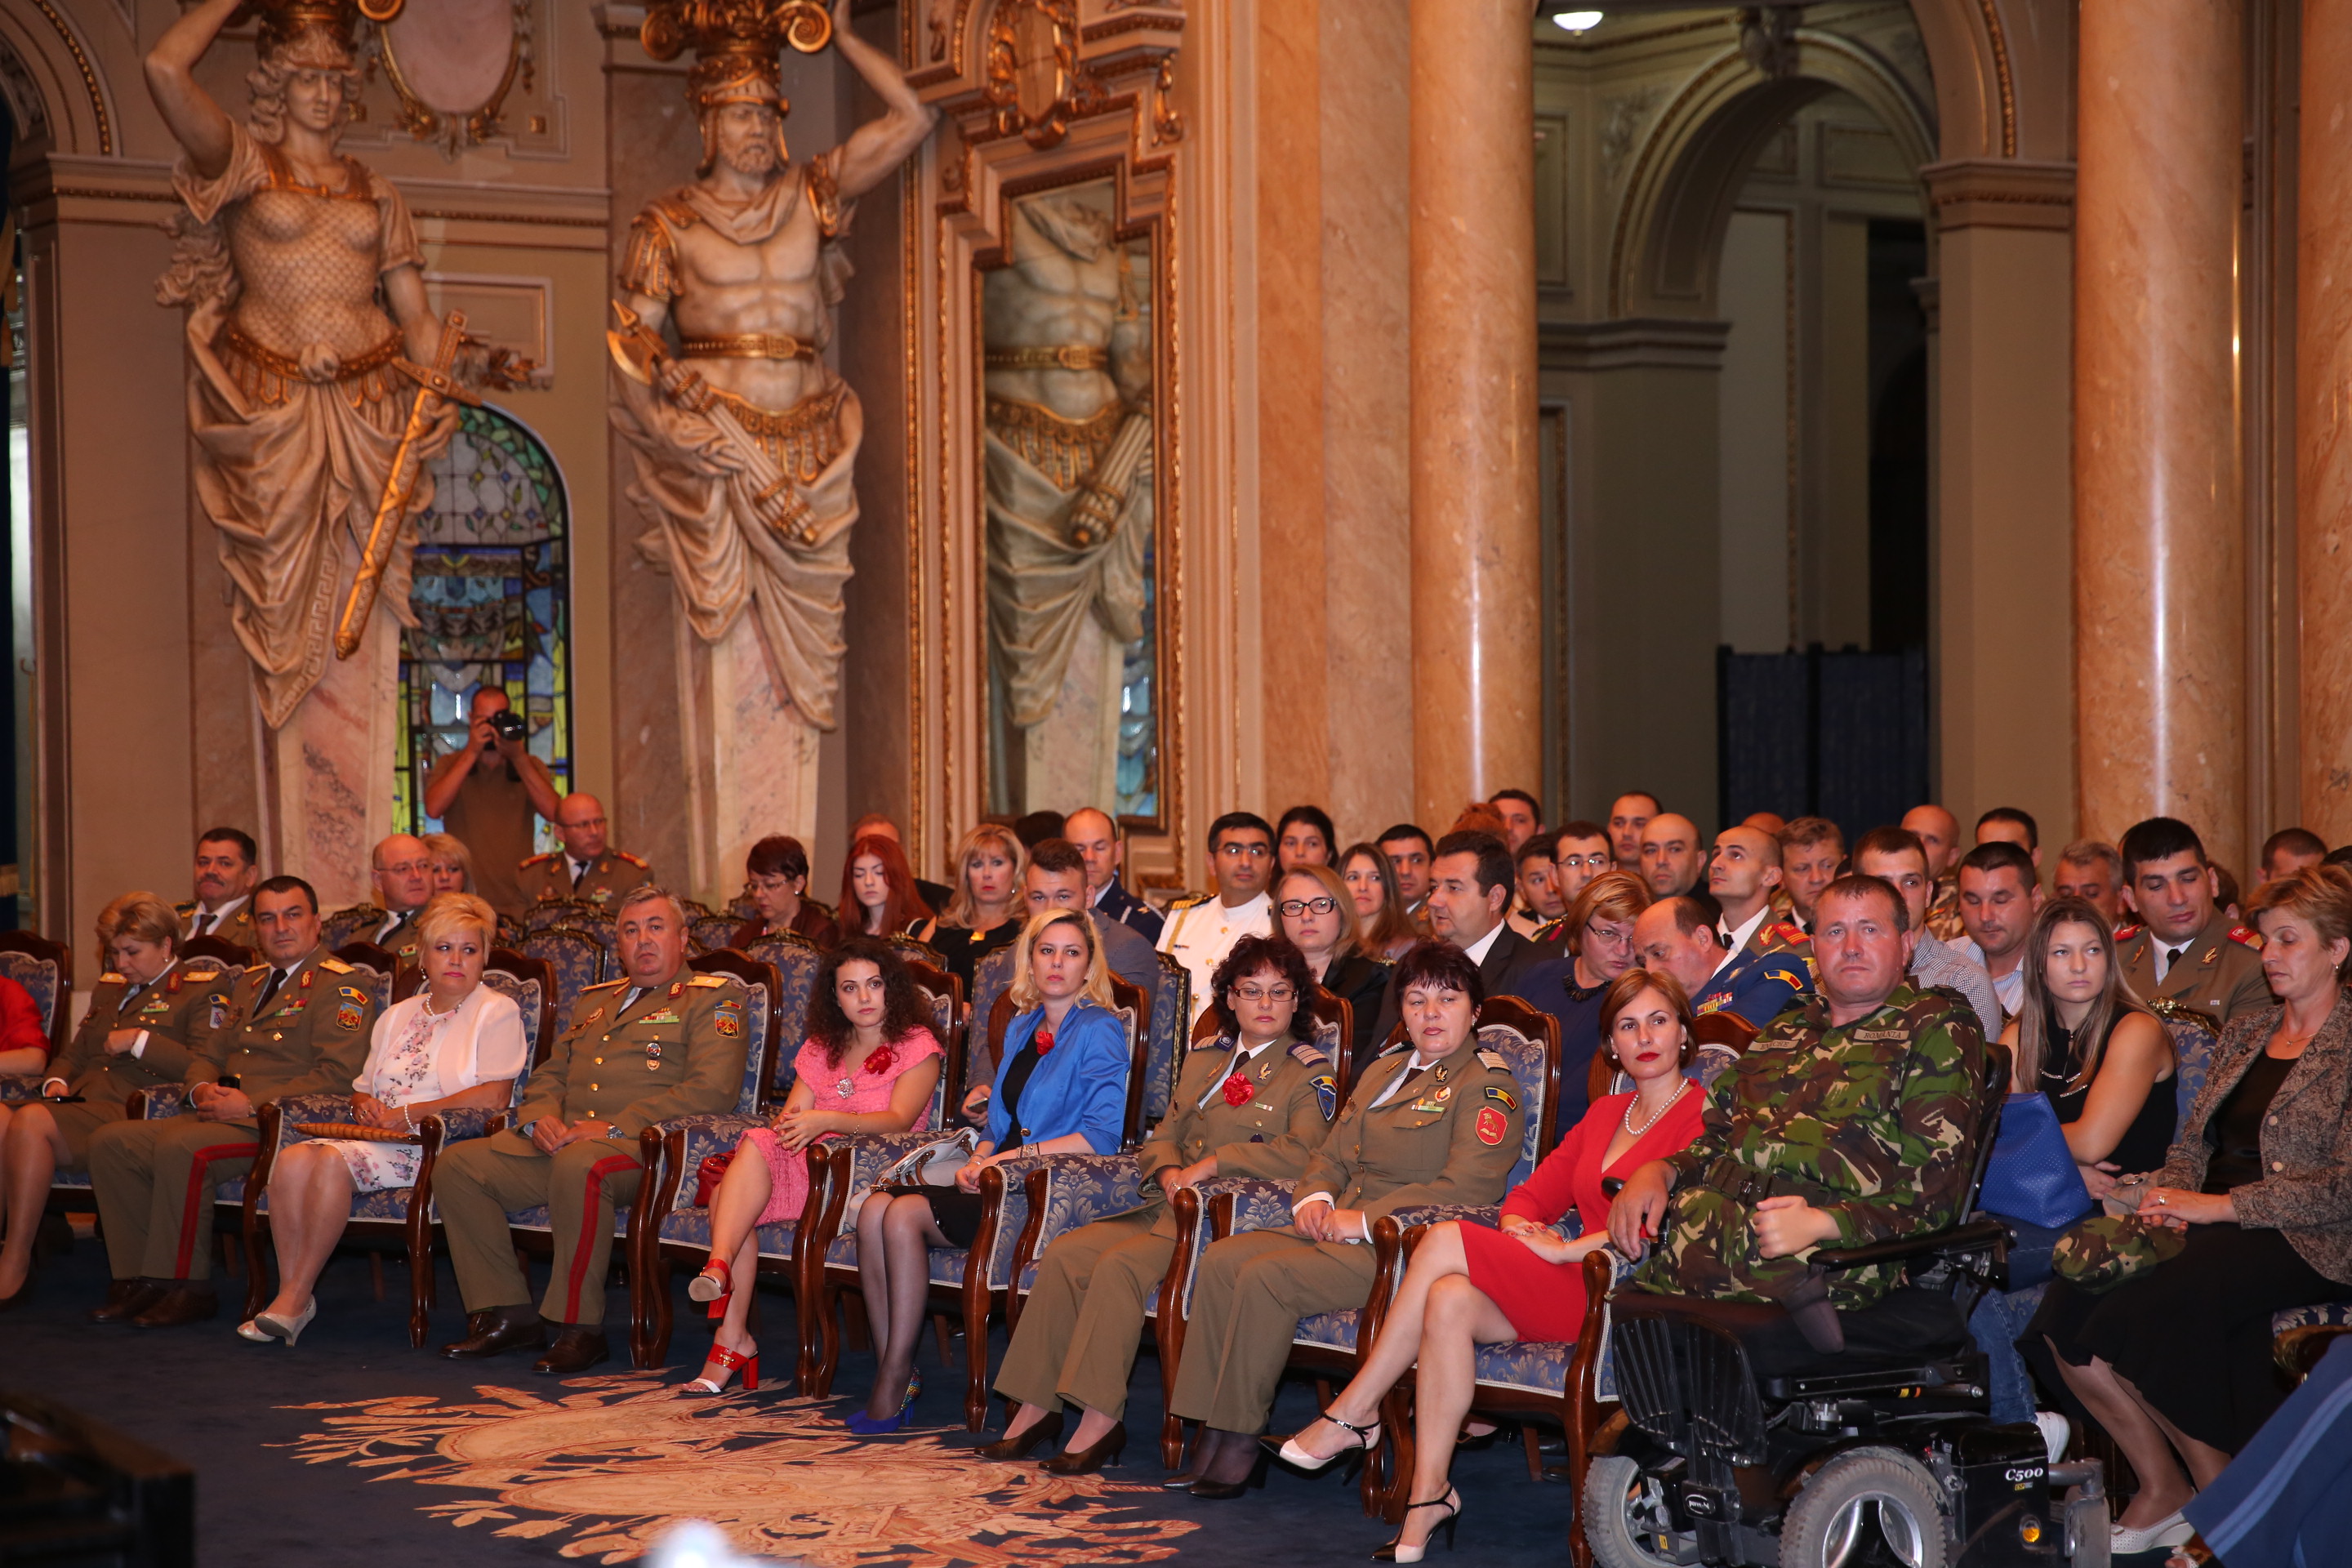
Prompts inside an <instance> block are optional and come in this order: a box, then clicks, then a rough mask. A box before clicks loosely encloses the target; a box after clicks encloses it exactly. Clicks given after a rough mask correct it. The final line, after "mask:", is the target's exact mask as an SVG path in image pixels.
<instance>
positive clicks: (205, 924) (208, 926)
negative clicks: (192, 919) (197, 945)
mask: <svg viewBox="0 0 2352 1568" xmlns="http://www.w3.org/2000/svg"><path fill="white" fill-rule="evenodd" d="M218 919H220V916H218V915H216V914H213V913H210V912H206V913H204V914H200V915H198V916H197V917H196V934H197V935H198V936H209V935H211V934H212V929H213V922H214V921H216V920H218Z"/></svg>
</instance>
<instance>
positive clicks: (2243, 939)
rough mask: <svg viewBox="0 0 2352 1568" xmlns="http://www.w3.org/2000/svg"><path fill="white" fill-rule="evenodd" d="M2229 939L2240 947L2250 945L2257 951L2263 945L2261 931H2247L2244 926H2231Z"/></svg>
mask: <svg viewBox="0 0 2352 1568" xmlns="http://www.w3.org/2000/svg"><path fill="white" fill-rule="evenodd" d="M2230 940H2231V942H2236V943H2237V944H2238V945H2239V946H2241V947H2251V948H2253V949H2255V950H2256V951H2258V952H2259V951H2260V950H2261V948H2262V945H2263V933H2262V932H2260V931H2249V930H2248V929H2247V928H2246V927H2244V926H2231V928H2230Z"/></svg>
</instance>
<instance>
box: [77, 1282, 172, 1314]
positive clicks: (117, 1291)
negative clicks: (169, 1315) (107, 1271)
mask: <svg viewBox="0 0 2352 1568" xmlns="http://www.w3.org/2000/svg"><path fill="white" fill-rule="evenodd" d="M160 1300H163V1286H162V1285H160V1284H158V1283H156V1282H155V1281H154V1280H152V1279H115V1280H111V1281H110V1282H109V1283H108V1285H107V1287H106V1300H104V1301H102V1302H100V1304H99V1305H97V1306H95V1307H92V1308H91V1309H90V1310H89V1321H91V1322H93V1323H127V1322H129V1321H131V1319H133V1318H135V1317H137V1316H138V1315H139V1314H140V1313H142V1312H143V1311H145V1310H147V1309H148V1308H150V1307H152V1306H153V1305H154V1304H155V1303H156V1302H158V1301H160Z"/></svg>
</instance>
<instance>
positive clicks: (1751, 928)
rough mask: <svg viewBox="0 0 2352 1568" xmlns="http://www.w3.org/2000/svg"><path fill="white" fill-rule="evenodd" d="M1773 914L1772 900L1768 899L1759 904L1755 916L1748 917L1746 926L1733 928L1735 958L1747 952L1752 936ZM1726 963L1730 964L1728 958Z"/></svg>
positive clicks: (1732, 938)
mask: <svg viewBox="0 0 2352 1568" xmlns="http://www.w3.org/2000/svg"><path fill="white" fill-rule="evenodd" d="M1771 912H1772V902H1771V900H1769V899H1768V900H1765V901H1764V902H1763V903H1761V904H1759V905H1758V906H1757V908H1756V912H1755V913H1754V914H1752V915H1749V916H1748V920H1747V921H1746V923H1745V924H1742V925H1738V926H1735V927H1733V928H1732V931H1731V952H1732V955H1733V956H1737V955H1738V954H1739V953H1740V952H1744V951H1746V949H1747V946H1748V938H1750V937H1752V936H1754V935H1755V934H1756V928H1757V927H1758V926H1760V925H1762V924H1763V923H1764V917H1765V916H1767V915H1769V914H1770V913H1771ZM1724 962H1725V963H1729V962H1730V959H1729V958H1726V959H1725V960H1724Z"/></svg>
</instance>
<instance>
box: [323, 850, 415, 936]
mask: <svg viewBox="0 0 2352 1568" xmlns="http://www.w3.org/2000/svg"><path fill="white" fill-rule="evenodd" d="M368 886H369V887H370V888H372V889H374V891H375V901H374V902H373V903H372V904H360V905H357V906H354V907H353V908H352V909H348V910H338V911H336V913H335V915H334V916H333V918H332V919H331V920H329V921H326V922H324V924H323V926H322V930H324V931H326V932H327V936H326V941H325V942H324V945H326V946H328V947H341V945H342V944H343V943H345V942H373V943H375V945H376V946H378V947H380V948H383V950H384V951H385V952H389V953H391V954H392V956H393V957H394V958H396V959H398V960H399V961H400V962H401V963H415V962H416V916H417V912H418V911H419V910H423V909H424V908H425V903H426V901H427V900H430V899H431V898H432V897H433V852H432V851H431V850H429V849H427V848H425V841H424V840H423V839H421V838H418V837H414V836H413V835H410V834H406V833H395V834H394V835H393V836H392V837H389V838H386V839H385V840H383V842H382V843H380V844H378V845H377V846H376V847H375V853H374V855H373V856H371V857H370V858H369V860H368Z"/></svg>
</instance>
